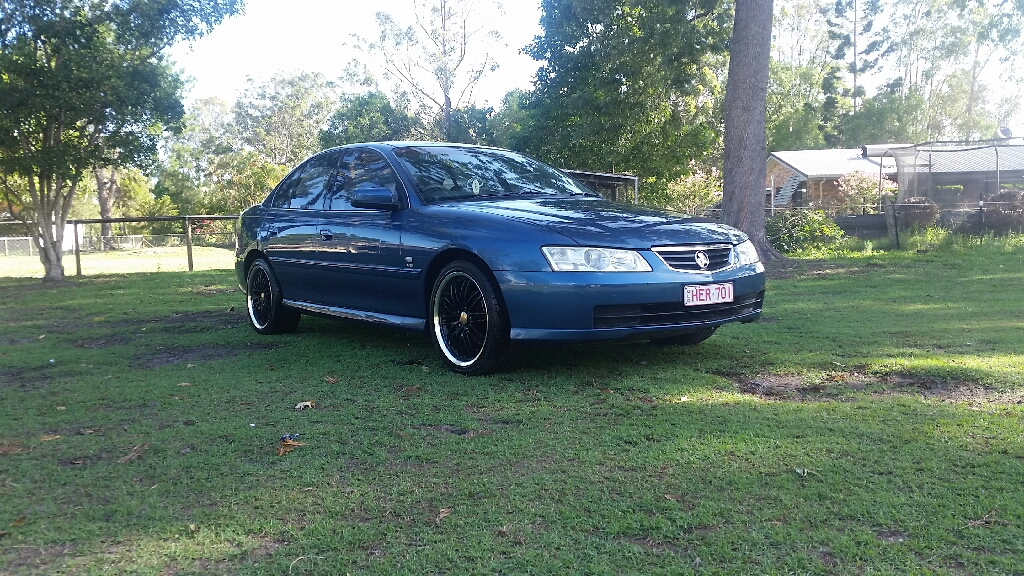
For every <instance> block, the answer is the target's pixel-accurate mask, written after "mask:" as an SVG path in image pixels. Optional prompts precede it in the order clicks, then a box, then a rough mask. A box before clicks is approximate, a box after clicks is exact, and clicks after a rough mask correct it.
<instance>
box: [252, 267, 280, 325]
mask: <svg viewBox="0 0 1024 576" xmlns="http://www.w3.org/2000/svg"><path fill="white" fill-rule="evenodd" d="M249 274H250V278H251V276H252V275H253V274H260V275H262V278H260V280H262V283H264V284H266V288H264V289H263V291H261V293H260V295H261V297H262V294H263V293H264V292H266V293H270V297H271V298H273V293H272V287H271V286H270V275H269V274H268V273H267V271H266V270H264V269H263V267H262V266H259V265H257V266H255V267H254V268H253V270H252V272H250V273H249ZM249 284H250V286H249V294H248V297H247V298H246V299H245V301H246V307H247V308H248V309H249V321H250V322H252V324H253V326H255V327H256V328H258V329H260V330H263V329H265V328H266V327H267V326H269V325H270V313H269V312H267V313H266V316H267V319H266V321H264V322H260V320H259V319H258V318H257V317H256V315H257V314H258V313H259V312H258V311H257V310H256V309H255V308H254V307H253V306H254V300H255V299H256V295H255V294H254V292H255V291H254V290H253V288H254V286H252V284H254V282H252V281H250V282H249Z"/></svg>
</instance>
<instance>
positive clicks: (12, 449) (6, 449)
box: [0, 442, 21, 454]
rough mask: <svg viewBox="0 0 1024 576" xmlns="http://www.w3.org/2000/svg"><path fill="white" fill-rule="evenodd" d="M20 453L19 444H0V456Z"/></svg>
mask: <svg viewBox="0 0 1024 576" xmlns="http://www.w3.org/2000/svg"><path fill="white" fill-rule="evenodd" d="M18 452H21V442H0V454H17V453H18Z"/></svg>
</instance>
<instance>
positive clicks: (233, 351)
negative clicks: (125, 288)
mask: <svg viewBox="0 0 1024 576" xmlns="http://www.w3.org/2000/svg"><path fill="white" fill-rule="evenodd" d="M277 347H278V346H277V345H276V344H249V345H247V346H241V347H239V346H197V347H194V348H164V349H162V350H154V351H153V352H150V353H147V354H140V355H138V356H136V357H135V360H134V366H135V367H136V368H159V367H160V366H168V365H170V364H181V363H182V362H209V361H211V360H223V359H225V358H233V357H235V356H238V355H240V354H245V353H247V352H256V351H260V350H273V349H275V348H277Z"/></svg>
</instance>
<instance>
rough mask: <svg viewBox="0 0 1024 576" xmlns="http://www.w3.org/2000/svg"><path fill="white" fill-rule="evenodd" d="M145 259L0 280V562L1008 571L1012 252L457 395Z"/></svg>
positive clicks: (454, 384)
mask: <svg viewBox="0 0 1024 576" xmlns="http://www.w3.org/2000/svg"><path fill="white" fill-rule="evenodd" d="M182 259H183V258H182ZM70 262H71V264H70V266H71V269H72V271H73V266H74V261H73V259H72V260H71V261H70ZM0 266H3V267H4V269H5V270H6V263H5V262H2V261H0ZM162 270H164V271H163V272H160V273H156V272H153V273H136V274H116V273H108V274H98V275H92V276H86V277H85V278H81V279H75V280H72V281H69V282H68V283H67V284H66V285H64V286H58V287H53V286H44V285H41V284H39V282H38V280H34V279H27V278H0V325H2V326H3V328H2V332H0V423H2V426H0V573H11V574H32V573H47V574H52V573H57V574H62V573H83V574H113V573H132V574H135V573H139V574H200V573H203V574H205V573H229V574H286V573H290V574H345V573H352V574H356V573H367V574H392V573H401V574H442V573H448V574H471V573H503V574H522V573H531V574H556V573H557V574H564V573H580V574H631V573H638V574H690V573H694V574H705V573H706V574H751V573H764V574H922V573H924V574H1024V404H1022V402H1024V336H1022V328H1024V302H1022V294H1024V290H1022V286H1024V247H1021V246H1020V244H1019V243H1017V244H1012V243H998V242H988V243H987V244H985V245H983V246H981V247H977V246H974V247H965V246H958V245H955V243H949V244H947V245H941V246H935V247H932V248H930V249H929V250H928V251H927V252H925V253H915V252H901V253H867V254H855V255H850V256H847V257H843V258H832V259H828V260H818V261H806V260H796V261H794V262H791V263H789V264H787V265H786V266H785V267H784V268H781V269H779V270H776V271H774V273H773V276H774V278H773V279H772V280H771V281H770V282H769V292H768V301H767V304H766V309H765V317H764V318H763V319H762V321H761V322H758V323H756V324H750V325H744V326H727V327H725V328H723V329H722V330H720V331H719V333H718V334H716V335H715V336H714V337H712V338H711V339H710V340H708V341H707V342H705V343H704V344H702V345H700V346H696V347H692V348H683V347H675V346H661V347H659V346H655V345H651V344H649V343H647V342H617V343H599V344H588V345H558V346H556V345H545V346H535V347H532V348H530V349H529V350H528V352H527V354H526V355H525V358H524V359H523V361H522V362H521V363H520V364H519V365H518V366H517V367H516V368H515V369H514V370H512V371H510V372H506V373H502V374H498V375H494V376H490V377H485V378H465V377H461V376H457V375H454V374H451V373H448V372H446V371H445V370H443V369H442V368H441V365H440V363H439V362H438V361H437V360H436V359H435V357H434V354H433V351H432V349H431V348H430V347H429V344H428V341H427V340H426V338H425V337H423V336H421V335H418V334H409V333H402V332H395V331H391V330H386V329H383V328H377V327H372V326H364V325H360V324H355V323H343V322H331V321H327V320H320V319H314V318H308V317H307V318H304V319H303V322H302V325H301V326H300V327H299V330H298V332H297V333H296V334H292V335H287V336H275V337H261V336H258V335H257V334H255V333H254V332H253V331H252V330H251V329H250V328H249V327H248V326H247V324H246V322H245V317H244V315H243V308H244V300H243V295H242V294H241V292H239V291H238V289H237V286H235V282H234V279H233V276H232V272H231V271H229V270H208V271H197V272H193V273H187V272H168V271H166V270H168V268H167V267H163V268H162ZM306 401H312V402H314V403H315V409H311V410H296V409H295V406H296V404H298V403H300V402H306ZM285 434H300V436H299V437H298V441H300V442H302V443H304V445H302V446H298V447H296V448H294V450H293V451H291V452H290V453H287V454H285V455H278V446H279V442H278V441H279V438H280V437H281V436H282V435H285Z"/></svg>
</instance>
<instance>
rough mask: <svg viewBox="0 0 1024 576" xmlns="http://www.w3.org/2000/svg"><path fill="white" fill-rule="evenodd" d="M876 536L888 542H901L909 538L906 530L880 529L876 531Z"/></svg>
mask: <svg viewBox="0 0 1024 576" xmlns="http://www.w3.org/2000/svg"><path fill="white" fill-rule="evenodd" d="M875 536H877V537H878V539H879V540H881V541H882V542H885V543H886V544H900V543H902V542H906V540H907V534H906V532H900V531H899V530H879V531H877V532H875Z"/></svg>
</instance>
